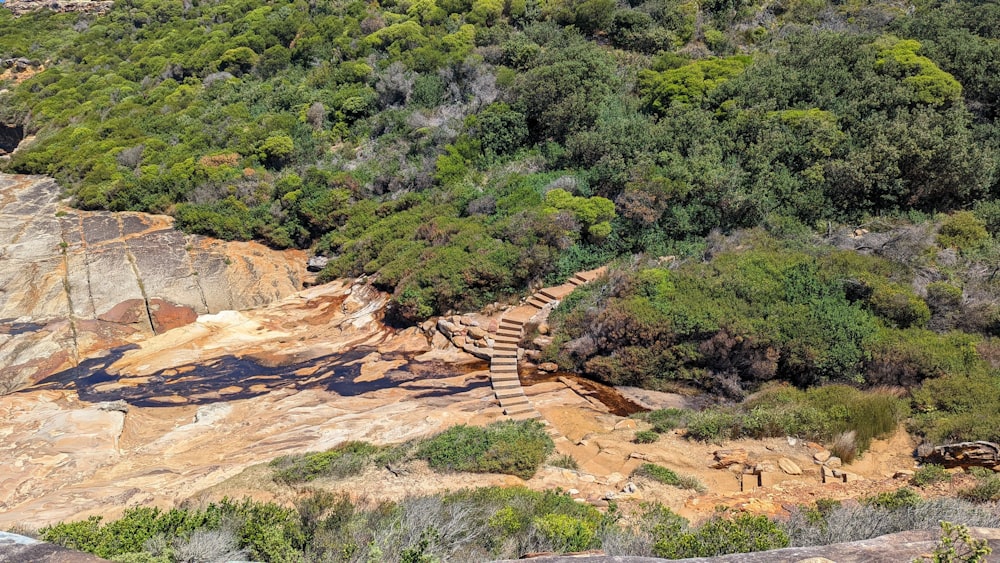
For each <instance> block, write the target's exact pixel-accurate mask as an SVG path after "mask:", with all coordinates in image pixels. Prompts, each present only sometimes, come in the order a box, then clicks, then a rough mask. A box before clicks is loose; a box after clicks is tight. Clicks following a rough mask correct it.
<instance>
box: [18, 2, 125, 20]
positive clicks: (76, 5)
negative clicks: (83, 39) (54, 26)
mask: <svg viewBox="0 0 1000 563" xmlns="http://www.w3.org/2000/svg"><path fill="white" fill-rule="evenodd" d="M112 4H114V2H112V1H111V0H6V2H4V3H3V4H0V9H3V8H6V9H8V10H10V11H11V12H13V13H14V15H16V16H20V15H24V14H27V13H29V12H37V11H38V10H41V9H48V10H52V11H53V12H84V13H88V14H103V13H104V12H107V11H108V10H110V9H111V5H112Z"/></svg>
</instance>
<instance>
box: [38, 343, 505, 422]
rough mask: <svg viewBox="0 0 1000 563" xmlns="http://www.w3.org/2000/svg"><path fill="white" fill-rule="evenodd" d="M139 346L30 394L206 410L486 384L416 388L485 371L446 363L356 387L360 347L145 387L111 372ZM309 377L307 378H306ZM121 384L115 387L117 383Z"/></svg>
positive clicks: (250, 363)
mask: <svg viewBox="0 0 1000 563" xmlns="http://www.w3.org/2000/svg"><path fill="white" fill-rule="evenodd" d="M135 347H136V346H134V345H133V346H122V347H119V348H115V349H114V350H112V351H110V352H109V353H108V354H107V355H106V356H104V357H102V358H92V359H89V360H86V361H84V362H81V364H80V365H79V366H77V367H75V368H72V369H69V370H66V371H63V372H60V373H57V374H55V375H52V376H50V377H47V378H45V379H44V380H42V381H40V382H39V383H38V384H36V385H34V386H32V387H30V388H29V389H26V390H25V391H28V390H38V389H74V390H75V391H76V393H77V395H78V396H79V397H80V399H81V400H84V401H89V402H103V401H118V400H123V401H125V402H127V403H129V404H131V405H135V406H139V407H156V406H167V405H176V404H188V405H203V404H209V403H215V402H221V401H231V400H237V399H247V398H250V397H256V396H259V395H263V394H265V393H269V392H271V391H274V390H277V389H296V390H304V389H325V390H327V391H332V392H334V393H336V394H338V395H341V396H345V397H354V396H357V395H362V394H366V393H373V392H376V391H381V390H383V389H390V388H393V387H400V388H404V389H408V390H414V391H423V390H424V389H426V391H425V392H418V393H417V397H425V396H426V397H435V396H442V395H443V394H455V393H461V392H465V391H469V390H470V389H475V388H479V387H485V386H486V385H488V384H489V383H488V381H482V382H478V381H470V382H469V383H468V384H467V385H464V386H456V385H451V384H450V385H445V386H441V387H430V386H419V387H417V386H413V385H412V383H413V382H415V381H428V380H435V379H445V378H452V377H456V376H460V375H464V374H466V373H470V372H471V371H475V370H476V369H475V368H476V367H479V368H481V367H482V366H470V365H461V366H451V365H448V364H444V363H437V362H435V363H422V362H409V363H407V364H404V365H403V366H400V367H398V368H395V369H393V370H391V371H390V372H388V373H386V374H385V376H383V377H380V378H377V379H372V380H365V381H358V378H359V376H360V375H361V366H362V364H363V360H364V359H365V358H366V357H367V356H368V355H370V354H372V353H373V352H376V351H377V350H375V349H374V348H370V347H359V348H356V349H354V350H351V351H350V352H347V353H344V354H330V355H328V356H322V357H319V358H313V359H310V360H305V361H301V362H295V363H290V364H285V365H265V364H263V363H261V362H260V361H258V360H256V359H254V358H251V357H248V356H244V357H238V356H225V357H222V358H218V359H215V360H212V361H210V362H207V363H204V364H189V365H182V366H175V367H172V368H169V369H163V370H159V371H157V372H154V373H152V374H150V375H148V376H144V379H145V382H143V383H138V384H135V383H131V382H130V380H135V379H136V378H135V377H134V376H131V375H126V376H120V375H118V374H117V373H114V372H113V370H109V368H110V366H111V365H112V364H113V363H114V362H115V361H117V360H118V359H119V358H121V357H122V355H123V354H124V353H125V352H127V351H128V350H131V349H133V348H135ZM302 374H306V375H302ZM119 382H120V383H121V384H120V385H116V383H119Z"/></svg>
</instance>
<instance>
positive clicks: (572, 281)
mask: <svg viewBox="0 0 1000 563" xmlns="http://www.w3.org/2000/svg"><path fill="white" fill-rule="evenodd" d="M566 283H568V284H570V285H572V286H574V287H580V286H581V285H583V284H585V283H587V282H585V281H583V280H580V279H577V278H575V277H573V278H570V279H569V280H567V281H566Z"/></svg>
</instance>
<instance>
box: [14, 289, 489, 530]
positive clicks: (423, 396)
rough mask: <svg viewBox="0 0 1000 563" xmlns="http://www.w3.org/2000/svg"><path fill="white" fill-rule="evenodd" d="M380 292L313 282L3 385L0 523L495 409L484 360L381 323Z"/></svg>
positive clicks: (405, 434)
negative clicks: (12, 387) (260, 303)
mask: <svg viewBox="0 0 1000 563" xmlns="http://www.w3.org/2000/svg"><path fill="white" fill-rule="evenodd" d="M387 301H388V295H386V294H384V293H380V292H378V291H375V290H373V289H371V288H370V287H368V286H364V285H352V284H351V283H349V282H338V283H331V284H326V285H323V286H317V287H314V288H311V289H309V290H306V291H303V292H300V293H297V294H295V295H293V296H291V297H289V298H286V299H284V300H281V301H278V302H276V303H273V304H272V305H270V306H267V307H262V308H260V309H257V310H253V311H245V312H237V311H225V312H222V313H218V314H206V315H201V316H200V317H199V318H198V320H197V321H196V322H194V323H191V324H188V325H185V326H182V327H179V328H176V329H174V330H171V331H169V332H165V333H162V334H159V335H156V336H153V337H150V338H148V339H146V340H144V341H142V342H140V343H138V344H134V345H131V346H129V347H127V348H120V349H116V350H114V351H112V352H110V353H108V354H106V355H104V356H101V357H94V358H90V359H87V360H85V361H83V362H81V363H80V365H78V366H76V367H74V368H71V369H68V370H64V371H61V372H59V373H56V374H54V375H52V376H50V377H48V378H46V379H45V380H43V381H41V382H40V383H37V384H35V385H33V386H31V387H29V388H27V389H24V390H21V391H18V392H15V393H12V394H9V395H6V396H3V397H0V529H4V528H5V527H9V526H10V525H13V524H15V523H16V524H19V525H26V526H39V525H44V524H46V523H52V522H55V521H59V520H65V519H79V518H84V517H86V516H88V515H92V514H102V515H112V514H119V513H120V512H121V510H122V509H123V508H124V507H126V506H134V505H137V504H156V505H160V506H173V505H174V504H175V503H178V502H180V501H183V500H184V499H187V498H189V497H191V496H192V495H193V494H195V493H196V492H197V491H199V490H201V489H204V488H206V487H211V486H213V485H216V484H218V483H220V482H222V481H224V480H225V479H228V478H229V477H232V476H233V475H236V474H237V473H239V472H241V471H242V470H244V469H245V468H246V467H248V466H250V465H254V464H257V463H261V462H265V461H268V460H270V459H272V458H274V457H277V456H280V455H284V454H288V453H294V452H301V451H306V450H323V449H327V448H330V447H333V446H335V445H337V444H339V443H341V442H344V441H347V440H367V441H370V442H375V443H387V442H399V441H404V440H406V439H409V438H412V437H416V436H421V435H425V434H428V433H432V432H435V431H440V430H443V429H444V428H446V427H448V426H451V425H453V424H458V423H485V422H489V421H491V420H494V419H496V418H498V417H499V416H500V411H499V408H497V407H496V405H495V402H493V401H492V394H491V392H490V388H489V375H488V371H487V366H486V364H485V362H482V361H479V360H476V359H475V358H472V357H471V356H469V355H467V354H464V353H462V352H458V351H454V352H453V353H451V355H448V353H447V351H442V350H438V351H436V352H435V353H434V354H429V353H428V352H429V351H430V349H431V346H430V344H429V342H428V339H427V338H426V337H425V336H424V335H423V334H421V333H420V331H419V329H415V328H414V329H409V330H404V331H395V330H392V329H389V328H387V327H386V326H385V325H384V324H382V322H381V317H382V315H383V312H384V307H385V304H386V302H387ZM119 313H120V317H121V318H120V319H119V320H130V319H132V318H133V317H132V316H130V315H132V312H131V310H129V309H126V310H124V311H119Z"/></svg>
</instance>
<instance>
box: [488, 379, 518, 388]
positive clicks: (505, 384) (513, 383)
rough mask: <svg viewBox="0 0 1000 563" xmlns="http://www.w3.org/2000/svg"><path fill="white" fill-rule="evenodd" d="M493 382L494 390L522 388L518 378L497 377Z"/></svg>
mask: <svg viewBox="0 0 1000 563" xmlns="http://www.w3.org/2000/svg"><path fill="white" fill-rule="evenodd" d="M492 383H493V390H494V391H499V390H504V389H520V388H521V382H520V381H518V380H517V379H508V380H506V381H497V380H496V379H494V380H492Z"/></svg>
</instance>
